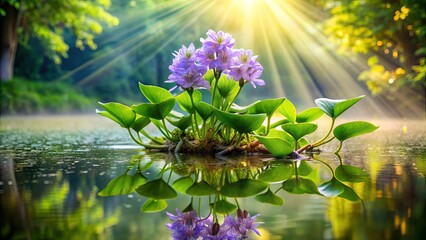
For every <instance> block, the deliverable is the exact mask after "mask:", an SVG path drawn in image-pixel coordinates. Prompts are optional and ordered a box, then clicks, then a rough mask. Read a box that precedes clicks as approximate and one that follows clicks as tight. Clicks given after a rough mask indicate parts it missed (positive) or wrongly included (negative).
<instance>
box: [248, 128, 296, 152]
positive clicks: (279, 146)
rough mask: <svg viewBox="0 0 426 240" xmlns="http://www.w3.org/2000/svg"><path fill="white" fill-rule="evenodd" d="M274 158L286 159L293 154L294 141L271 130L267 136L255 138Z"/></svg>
mask: <svg viewBox="0 0 426 240" xmlns="http://www.w3.org/2000/svg"><path fill="white" fill-rule="evenodd" d="M255 137H256V138H257V139H259V141H260V142H261V143H262V144H263V145H265V147H266V149H268V151H269V152H271V154H272V155H274V157H277V158H281V157H286V156H288V155H289V154H290V153H292V152H293V150H294V147H295V141H294V139H293V137H292V136H290V135H289V134H288V133H286V132H284V131H280V130H276V129H271V131H270V132H269V134H268V135H267V136H257V135H256V136H255Z"/></svg>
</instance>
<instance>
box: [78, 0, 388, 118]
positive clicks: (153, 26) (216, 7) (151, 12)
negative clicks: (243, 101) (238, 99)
mask: <svg viewBox="0 0 426 240" xmlns="http://www.w3.org/2000/svg"><path fill="white" fill-rule="evenodd" d="M141 15H142V16H145V17H147V16H148V17H149V20H145V21H141V20H140V16H141ZM323 15H324V13H323V12H322V11H321V10H320V9H319V8H317V7H315V6H313V5H311V4H310V3H309V2H307V1H303V0H300V1H295V0H294V1H290V0H286V1H284V0H232V1H221V0H213V1H212V0H201V1H200V0H190V1H187V0H178V1H166V2H165V3H163V4H158V5H156V6H155V7H152V8H148V9H146V8H145V9H142V8H139V9H138V8H135V11H134V12H132V13H127V14H126V15H124V16H123V17H122V18H121V19H120V26H119V27H118V28H117V30H115V32H114V34H113V35H111V36H110V37H111V38H110V39H100V40H99V41H100V44H102V41H114V42H117V43H118V44H117V47H116V48H115V49H113V50H111V51H107V52H105V53H104V54H101V55H99V57H98V58H96V59H93V60H92V61H90V62H87V63H85V64H84V65H82V66H80V67H78V68H76V69H75V70H74V71H73V72H72V73H71V75H79V74H78V73H79V72H80V71H83V70H85V71H87V69H91V74H89V75H87V76H85V77H83V78H81V79H80V84H81V85H84V84H88V83H92V82H93V81H98V79H101V77H100V76H102V75H103V74H104V73H105V72H107V71H108V69H110V68H111V67H114V65H115V64H116V63H117V62H119V61H122V60H123V59H124V60H125V59H132V58H134V56H135V55H136V54H140V53H141V52H142V54H143V58H142V60H141V61H139V65H138V66H132V67H131V68H129V71H130V72H129V73H128V74H134V73H136V72H137V71H139V69H140V68H141V67H142V66H143V65H144V64H146V63H149V62H151V61H155V59H154V58H155V56H156V54H157V53H158V52H161V51H162V49H163V48H165V47H167V46H169V45H170V44H171V43H174V42H178V41H179V39H181V38H183V37H185V38H186V39H188V36H190V38H192V39H193V42H194V44H195V45H196V46H197V47H198V46H199V45H200V43H199V42H198V39H199V38H200V36H201V37H204V34H205V32H207V30H208V29H213V30H216V31H218V30H223V31H226V32H229V33H231V34H232V35H233V36H234V37H235V39H238V43H237V46H236V47H237V48H245V49H252V50H253V51H254V53H255V54H256V55H259V62H261V63H262V65H263V66H264V74H263V76H262V78H263V79H264V80H265V82H266V83H267V85H266V86H265V87H262V88H259V89H256V91H253V89H249V88H247V89H245V91H248V93H249V94H247V95H250V94H251V93H253V94H256V93H257V94H258V93H259V92H261V91H263V92H262V94H261V95H263V96H269V97H272V96H275V97H281V96H285V97H288V98H290V99H292V101H293V102H295V103H296V104H297V105H298V106H300V107H308V106H313V101H314V99H315V98H318V97H329V98H347V97H355V96H359V95H369V92H368V90H366V88H365V87H363V86H362V83H360V82H359V81H358V80H357V76H358V74H359V73H360V72H361V71H362V70H364V69H365V68H366V64H365V62H366V61H365V59H360V58H359V57H356V56H345V57H344V56H342V55H339V54H337V50H336V48H335V46H333V45H332V44H331V43H330V41H329V39H328V38H327V36H325V35H324V34H323V32H322V29H321V25H320V24H321V22H322V20H323V19H324V16H323ZM145 19H146V18H145ZM189 43H190V42H187V43H184V44H186V45H188V44H189ZM170 54H171V53H170ZM93 69H95V70H93ZM131 71H134V72H131ZM165 80H166V79H165ZM261 97H262V96H259V98H261ZM364 101H368V103H366V105H369V108H368V109H364V110H363V109H359V111H361V112H362V111H364V113H365V114H376V115H378V116H380V115H381V114H383V112H384V111H389V110H390V109H392V108H391V107H390V106H383V105H378V104H377V103H376V102H375V101H372V99H371V98H369V97H367V98H366V100H364ZM383 109H385V110H383ZM358 114H359V112H358Z"/></svg>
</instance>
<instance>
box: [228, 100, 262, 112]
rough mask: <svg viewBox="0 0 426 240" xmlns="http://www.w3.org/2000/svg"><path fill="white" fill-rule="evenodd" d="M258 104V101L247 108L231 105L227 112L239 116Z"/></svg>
mask: <svg viewBox="0 0 426 240" xmlns="http://www.w3.org/2000/svg"><path fill="white" fill-rule="evenodd" d="M258 102H260V100H257V101H254V102H253V103H252V104H250V105H247V106H240V105H238V104H235V103H233V104H232V105H231V107H230V108H229V112H233V113H241V114H244V113H247V112H248V111H249V110H250V108H251V107H252V106H253V105H255V104H256V103H258Z"/></svg>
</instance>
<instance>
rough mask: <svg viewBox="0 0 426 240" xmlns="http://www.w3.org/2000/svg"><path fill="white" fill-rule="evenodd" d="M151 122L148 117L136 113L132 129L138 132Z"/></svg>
mask: <svg viewBox="0 0 426 240" xmlns="http://www.w3.org/2000/svg"><path fill="white" fill-rule="evenodd" d="M150 122H151V120H149V117H145V116H141V115H139V114H137V116H136V120H135V122H134V123H133V124H132V128H133V130H135V131H136V132H139V131H140V130H142V129H144V128H145V127H146V126H148V124H149V123H150Z"/></svg>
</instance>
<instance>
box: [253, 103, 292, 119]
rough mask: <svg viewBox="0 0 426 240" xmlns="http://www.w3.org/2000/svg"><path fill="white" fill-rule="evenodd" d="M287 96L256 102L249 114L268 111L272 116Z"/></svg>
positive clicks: (268, 114) (267, 113) (269, 115)
mask: <svg viewBox="0 0 426 240" xmlns="http://www.w3.org/2000/svg"><path fill="white" fill-rule="evenodd" d="M285 100H286V99H285V98H275V99H265V100H260V101H259V102H256V103H255V104H254V105H252V106H251V107H250V109H249V111H248V113H249V114H258V113H266V115H267V116H268V117H272V115H273V114H274V113H275V111H276V110H277V109H278V107H280V106H281V104H282V103H283V102H284V101H285Z"/></svg>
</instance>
